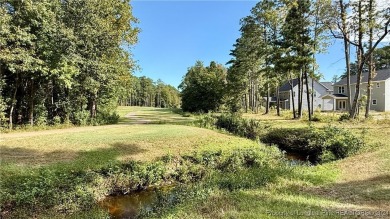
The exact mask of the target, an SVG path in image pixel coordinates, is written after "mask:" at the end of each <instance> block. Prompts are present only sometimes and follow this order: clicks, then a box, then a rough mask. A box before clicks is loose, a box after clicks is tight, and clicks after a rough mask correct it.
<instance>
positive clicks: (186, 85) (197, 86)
mask: <svg viewBox="0 0 390 219" xmlns="http://www.w3.org/2000/svg"><path fill="white" fill-rule="evenodd" d="M225 87H226V69H225V68H224V67H223V66H222V65H221V64H217V63H216V62H214V61H212V62H210V65H209V66H204V65H203V63H202V62H201V61H197V62H196V63H195V65H194V66H192V67H190V68H188V71H187V73H186V75H185V76H184V77H183V80H182V82H181V84H180V85H179V89H181V98H182V109H183V110H184V111H189V112H209V111H216V110H218V109H219V108H220V107H221V105H222V104H223V102H224V99H223V98H224V94H225Z"/></svg>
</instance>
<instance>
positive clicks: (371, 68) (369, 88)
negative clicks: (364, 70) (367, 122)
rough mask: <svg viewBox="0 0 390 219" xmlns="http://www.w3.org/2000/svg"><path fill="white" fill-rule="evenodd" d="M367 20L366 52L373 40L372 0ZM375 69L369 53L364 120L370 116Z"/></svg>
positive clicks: (371, 0)
mask: <svg viewBox="0 0 390 219" xmlns="http://www.w3.org/2000/svg"><path fill="white" fill-rule="evenodd" d="M368 18H369V25H370V27H369V39H368V50H372V40H373V25H372V22H373V0H370V1H369V6H368ZM374 73H375V67H374V60H373V54H372V53H371V54H370V55H369V57H368V81H367V103H366V113H365V114H364V117H365V118H368V117H369V116H370V107H371V92H372V84H371V83H372V82H371V81H372V78H373V77H374Z"/></svg>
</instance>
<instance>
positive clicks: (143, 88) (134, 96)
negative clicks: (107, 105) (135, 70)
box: [119, 76, 181, 108]
mask: <svg viewBox="0 0 390 219" xmlns="http://www.w3.org/2000/svg"><path fill="white" fill-rule="evenodd" d="M125 88H126V90H125V91H124V93H123V94H122V95H121V97H120V99H119V105H120V106H149V107H160V108H178V107H180V103H181V98H180V92H179V91H178V90H177V89H176V88H175V87H173V86H172V85H169V84H165V83H164V82H163V81H161V80H157V81H156V82H154V81H153V80H152V79H151V78H148V77H145V76H142V77H135V76H132V77H131V81H129V84H128V85H127V86H126V87H125Z"/></svg>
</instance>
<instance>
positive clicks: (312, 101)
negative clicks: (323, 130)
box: [310, 72, 315, 116]
mask: <svg viewBox="0 0 390 219" xmlns="http://www.w3.org/2000/svg"><path fill="white" fill-rule="evenodd" d="M313 74H314V72H313ZM314 93H315V91H314V79H313V78H312V79H311V95H310V96H311V115H312V116H313V115H314Z"/></svg>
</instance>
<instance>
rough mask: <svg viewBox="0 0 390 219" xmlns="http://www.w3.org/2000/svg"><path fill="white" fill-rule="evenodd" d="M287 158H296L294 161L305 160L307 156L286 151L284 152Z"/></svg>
mask: <svg viewBox="0 0 390 219" xmlns="http://www.w3.org/2000/svg"><path fill="white" fill-rule="evenodd" d="M285 156H286V158H287V160H296V161H304V162H306V161H307V156H305V155H304V154H300V153H294V152H287V153H286V154H285Z"/></svg>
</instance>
